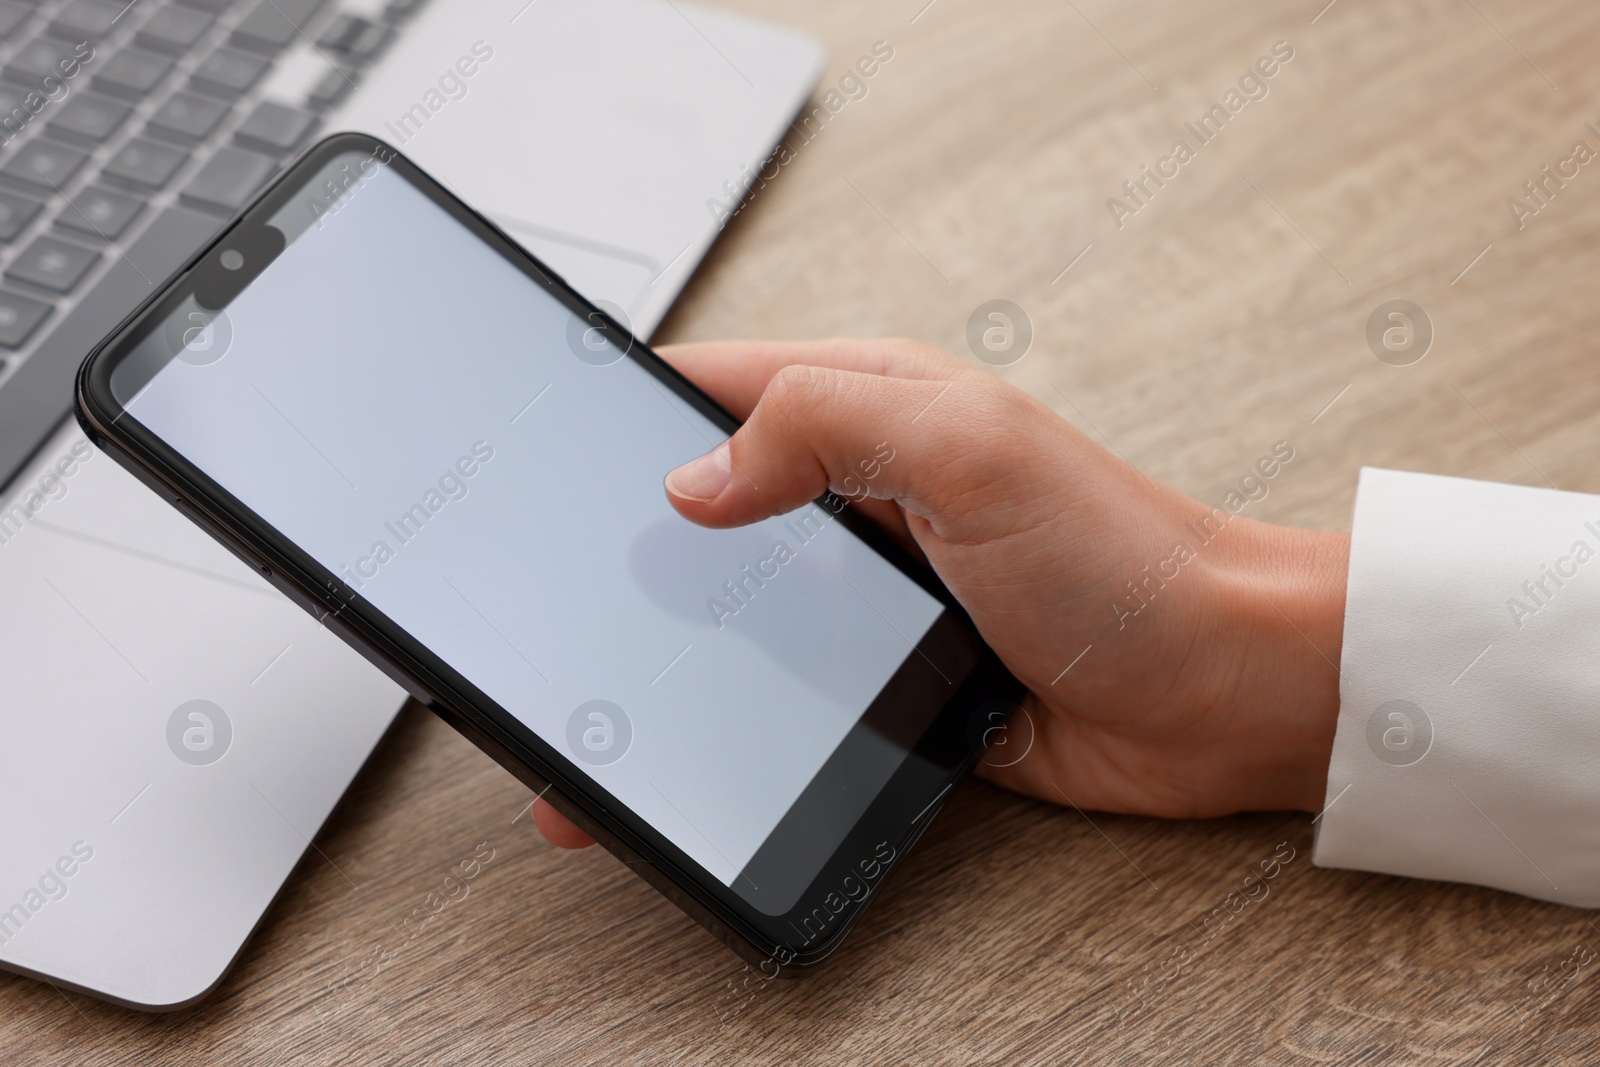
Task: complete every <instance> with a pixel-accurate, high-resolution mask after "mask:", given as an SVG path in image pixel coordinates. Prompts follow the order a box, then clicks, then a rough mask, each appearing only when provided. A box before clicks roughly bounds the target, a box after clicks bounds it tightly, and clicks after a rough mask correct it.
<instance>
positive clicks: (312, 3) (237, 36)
mask: <svg viewBox="0 0 1600 1067" xmlns="http://www.w3.org/2000/svg"><path fill="white" fill-rule="evenodd" d="M321 7H322V0H257V3H256V6H255V7H253V8H251V9H250V13H249V14H248V15H246V16H245V17H244V19H243V21H241V22H240V23H239V25H238V27H237V28H235V29H234V31H233V36H232V37H231V38H230V40H231V41H232V42H233V43H234V44H236V45H238V46H239V47H240V48H248V49H250V50H251V51H255V52H265V53H268V54H271V53H274V52H277V51H278V50H280V49H281V48H283V47H284V46H285V45H287V44H289V43H290V42H291V41H294V40H297V39H298V38H299V37H300V36H302V35H303V34H304V32H305V25H306V23H308V22H310V21H311V19H312V17H313V16H315V15H316V13H317V11H318V10H319V9H320V8H321Z"/></svg>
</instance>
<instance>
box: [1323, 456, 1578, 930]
mask: <svg viewBox="0 0 1600 1067" xmlns="http://www.w3.org/2000/svg"><path fill="white" fill-rule="evenodd" d="M1339 701H1340V706H1339V723H1338V730H1337V733H1336V735H1335V737H1334V743H1333V759H1332V762H1331V763H1330V765H1329V768H1328V791H1327V796H1326V799H1325V801H1324V806H1323V811H1322V814H1321V815H1319V816H1318V817H1317V820H1316V822H1317V832H1316V843H1315V848H1314V851H1313V861H1314V862H1315V863H1316V864H1317V865H1319V866H1323V867H1349V868H1354V869H1357V870H1364V871H1376V872H1380V873H1384V874H1398V875H1405V876H1408V877H1414V878H1433V879H1438V880H1441V881H1449V882H1468V883H1473V884H1478V885H1486V886H1493V887H1495V888H1497V889H1508V890H1511V891H1512V892H1516V893H1523V894H1526V895H1527V896H1530V897H1538V898H1540V899H1543V900H1552V901H1556V902H1558V903H1562V904H1572V905H1577V906H1580V907H1587V908H1592V907H1596V906H1600V714H1597V710H1600V497H1597V496H1591V495H1588V494H1584V493H1567V492H1560V491H1556V490H1551V489H1535V488H1529V487H1526V486H1517V485H1500V484H1496V483H1491V482H1477V481H1469V480H1466V479H1462V478H1445V477H1440V476H1437V475H1430V474H1411V473H1405V472H1401V471H1388V470H1376V469H1370V468H1369V469H1364V470H1363V471H1362V472H1361V482H1360V487H1359V489H1358V490H1357V493H1356V509H1355V522H1354V529H1353V532H1352V535H1351V544H1350V576H1349V585H1348V595H1347V601H1346V606H1345V622H1344V650H1343V654H1342V663H1341V667H1340V681H1339Z"/></svg>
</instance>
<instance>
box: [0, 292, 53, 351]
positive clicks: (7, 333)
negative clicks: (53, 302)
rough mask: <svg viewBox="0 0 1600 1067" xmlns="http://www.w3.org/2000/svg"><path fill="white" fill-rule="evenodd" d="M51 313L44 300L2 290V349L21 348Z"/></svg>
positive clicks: (0, 319)
mask: <svg viewBox="0 0 1600 1067" xmlns="http://www.w3.org/2000/svg"><path fill="white" fill-rule="evenodd" d="M50 311H51V308H50V305H49V304H46V303H45V302H44V301H42V300H34V299H33V298H31V297H26V296H18V295H17V294H16V293H8V292H6V291H5V290H3V289H0V348H21V347H22V342H24V341H26V340H27V339H28V338H29V337H31V336H32V335H33V331H34V330H37V329H38V328H39V324H40V323H41V322H43V321H44V320H45V317H46V316H48V315H49V314H50Z"/></svg>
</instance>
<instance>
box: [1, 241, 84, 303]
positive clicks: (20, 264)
mask: <svg viewBox="0 0 1600 1067" xmlns="http://www.w3.org/2000/svg"><path fill="white" fill-rule="evenodd" d="M99 261H100V253H99V252H96V251H94V250H93V249H90V248H84V247H83V246H82V245H74V244H68V243H67V242H66V241H58V240H56V239H55V238H54V237H37V238H35V239H34V242H33V244H31V245H29V246H28V247H27V248H25V249H24V250H23V252H22V255H20V256H18V257H17V258H16V259H15V260H14V261H13V262H12V264H11V266H10V267H9V268H7V270H6V277H7V278H10V279H12V280H13V281H19V282H27V283H28V284H29V285H37V286H38V287H39V288H41V289H49V290H50V291H51V292H55V293H70V292H71V291H72V290H73V288H74V287H76V286H77V284H78V283H79V282H81V281H83V276H84V275H85V274H88V273H89V269H90V268H91V267H93V266H94V265H95V264H96V263H98V262H99Z"/></svg>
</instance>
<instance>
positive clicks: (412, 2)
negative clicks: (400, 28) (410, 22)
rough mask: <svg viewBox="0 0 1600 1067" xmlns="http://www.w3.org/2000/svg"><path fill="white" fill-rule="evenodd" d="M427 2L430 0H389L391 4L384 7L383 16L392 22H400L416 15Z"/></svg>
mask: <svg viewBox="0 0 1600 1067" xmlns="http://www.w3.org/2000/svg"><path fill="white" fill-rule="evenodd" d="M427 2H428V0H389V6H388V7H387V8H385V9H384V12H383V16H384V18H386V19H388V20H389V21H390V22H399V21H401V20H402V19H408V18H410V17H411V16H412V15H415V14H416V13H417V12H418V11H419V10H421V9H422V5H423V4H425V3H427Z"/></svg>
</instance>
